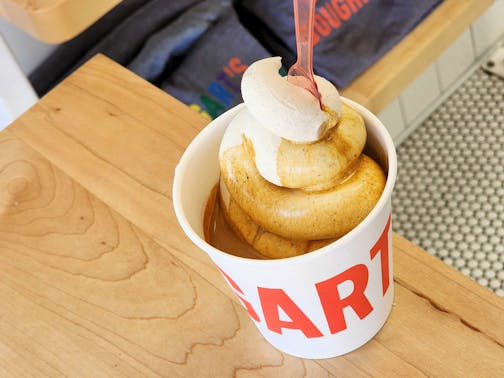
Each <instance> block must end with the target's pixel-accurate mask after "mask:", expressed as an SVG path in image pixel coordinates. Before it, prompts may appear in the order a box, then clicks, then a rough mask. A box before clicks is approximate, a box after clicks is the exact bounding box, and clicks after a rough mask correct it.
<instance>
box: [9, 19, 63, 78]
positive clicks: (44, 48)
mask: <svg viewBox="0 0 504 378" xmlns="http://www.w3.org/2000/svg"><path fill="white" fill-rule="evenodd" d="M0 35H3V37H4V39H5V41H6V42H7V45H8V46H9V47H10V49H11V50H12V52H13V53H14V56H15V57H16V60H17V62H18V64H19V66H20V67H21V69H22V70H23V72H24V74H25V75H29V74H30V72H32V71H33V70H34V69H35V68H36V67H37V66H38V65H39V64H40V63H42V61H43V60H44V59H45V58H46V57H48V56H49V54H50V53H51V52H53V51H54V49H55V48H56V46H57V45H48V44H45V43H43V42H41V41H39V40H38V39H36V38H33V37H32V36H30V35H28V34H26V33H25V32H24V31H22V30H21V29H19V28H17V27H16V26H14V25H12V24H10V23H9V22H7V21H5V20H3V19H1V18H0Z"/></svg>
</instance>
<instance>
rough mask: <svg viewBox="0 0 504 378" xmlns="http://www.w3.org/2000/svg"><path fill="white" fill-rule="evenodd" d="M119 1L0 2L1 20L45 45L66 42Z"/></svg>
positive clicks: (28, 0) (11, 0) (29, 0)
mask: <svg viewBox="0 0 504 378" xmlns="http://www.w3.org/2000/svg"><path fill="white" fill-rule="evenodd" d="M120 2H121V0H85V1H83V0H0V16H2V17H4V18H5V19H7V20H8V21H10V22H12V23H13V24H14V25H16V26H18V27H19V28H21V29H22V30H24V31H25V32H27V33H28V34H31V35H32V36H33V37H35V38H38V39H40V40H41V41H44V42H46V43H61V42H65V41H67V40H69V39H71V38H73V37H75V36H76V35H77V34H79V33H80V32H82V31H83V30H84V29H86V28H87V27H88V26H89V25H91V24H92V23H94V22H95V21H96V20H98V19H99V18H100V17H101V16H103V15H104V14H105V13H107V12H108V11H109V10H111V9H112V8H113V7H114V6H116V5H117V4H119V3H120Z"/></svg>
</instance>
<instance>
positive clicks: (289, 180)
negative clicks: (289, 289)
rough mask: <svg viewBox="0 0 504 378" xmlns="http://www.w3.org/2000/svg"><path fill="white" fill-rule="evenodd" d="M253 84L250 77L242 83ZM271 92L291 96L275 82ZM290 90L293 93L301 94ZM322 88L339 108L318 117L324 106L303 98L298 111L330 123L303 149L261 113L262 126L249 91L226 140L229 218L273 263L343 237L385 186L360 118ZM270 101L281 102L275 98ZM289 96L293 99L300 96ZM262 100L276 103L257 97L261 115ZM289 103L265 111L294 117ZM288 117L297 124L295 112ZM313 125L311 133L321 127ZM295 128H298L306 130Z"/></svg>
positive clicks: (223, 157) (224, 184)
mask: <svg viewBox="0 0 504 378" xmlns="http://www.w3.org/2000/svg"><path fill="white" fill-rule="evenodd" d="M270 59H272V58H270ZM264 61H268V60H267V59H265V60H264ZM264 61H259V62H256V63H254V65H255V64H258V63H259V64H261V62H262V64H263V65H264V64H266V65H267V64H268V62H266V63H265V62H264ZM272 63H276V62H273V61H270V65H272ZM254 65H252V66H251V68H252V72H258V71H259V72H262V71H264V70H265V67H261V68H260V69H259V70H258V69H254V67H253V66H254ZM273 69H275V67H273ZM277 72H278V70H277ZM278 76H279V75H278ZM244 77H247V73H246V74H245V75H244ZM263 79H264V78H262V79H261V78H260V79H259V81H261V80H263ZM250 80H251V78H250V77H248V79H247V80H246V81H245V85H246V84H247V83H250ZM275 80H276V79H275ZM282 80H283V78H282ZM263 81H264V80H263ZM285 82H286V81H285ZM287 85H291V84H288V83H287ZM242 86H243V83H242ZM270 86H272V87H270V88H269V89H268V91H269V92H275V90H278V91H279V92H280V93H281V92H282V91H285V90H286V89H285V88H284V87H283V86H284V84H281V85H280V89H278V88H276V87H275V84H274V83H273V84H270ZM291 86H292V87H294V88H290V90H292V91H296V90H297V91H303V90H302V89H300V88H298V87H295V86H293V85H291ZM319 87H320V88H321V94H322V100H323V101H324V98H326V99H327V98H328V95H329V96H332V97H331V99H330V101H328V102H330V103H331V104H333V105H334V104H336V105H335V107H336V108H337V109H336V110H332V111H331V112H330V114H325V115H324V114H319V113H316V112H322V110H320V107H318V109H317V110H314V109H315V108H313V107H312V106H311V104H310V103H309V101H308V100H309V99H308V98H303V101H305V102H303V101H298V103H299V104H300V105H299V106H302V107H303V108H302V109H299V110H298V111H299V112H302V111H309V112H312V111H313V112H314V117H316V118H317V119H319V120H323V122H322V123H323V124H325V125H324V126H322V125H320V124H319V125H318V126H320V127H322V128H320V129H318V130H317V131H316V133H320V135H321V136H319V138H318V139H317V140H309V141H307V142H304V143H300V142H299V141H292V140H288V139H287V138H284V137H282V136H279V135H277V134H275V132H277V131H276V130H277V129H279V126H278V125H276V126H275V127H273V128H269V126H268V125H264V122H266V121H265V120H266V119H267V118H265V117H264V114H262V117H260V118H261V119H262V122H259V121H258V120H257V118H256V117H255V116H254V113H252V112H251V110H250V109H249V106H248V105H249V104H248V101H250V98H251V92H250V90H248V91H247V90H245V92H247V93H248V95H247V96H244V98H245V97H246V98H245V104H246V106H245V107H244V108H243V109H242V110H241V111H240V113H239V114H238V116H236V117H235V119H234V120H233V121H232V122H231V123H230V125H229V127H228V129H227V130H226V133H225V135H224V137H223V141H222V144H221V150H220V154H219V155H220V156H219V161H220V168H221V181H220V203H221V208H222V210H223V212H224V216H225V218H226V219H227V221H228V223H229V224H230V225H231V227H232V228H233V229H234V230H235V231H236V232H237V234H238V235H240V236H241V237H242V238H243V239H244V240H245V241H247V243H249V244H250V245H252V246H253V247H254V249H256V250H257V251H258V252H259V253H261V254H263V255H265V256H267V257H270V258H282V257H289V256H294V255H298V254H303V253H306V252H309V251H312V250H313V249H316V248H319V247H321V246H324V245H326V244H328V243H329V242H331V241H333V240H335V239H338V238H340V237H342V236H343V235H345V234H346V233H348V232H349V231H350V230H352V229H353V228H354V227H355V226H357V225H358V224H359V223H360V222H361V221H362V220H363V219H364V218H365V217H366V216H367V214H369V212H370V211H371V209H372V208H373V207H374V206H375V204H376V203H377V202H378V200H379V198H380V196H381V193H382V192H383V188H384V187H385V180H386V178H385V175H384V173H383V171H382V169H381V168H380V166H379V165H378V164H377V163H376V162H375V161H374V160H373V159H371V158H370V157H368V156H367V155H365V154H363V153H362V151H363V149H364V146H365V144H366V128H365V124H364V121H363V119H362V117H361V116H360V115H359V114H358V113H357V112H356V111H355V110H354V109H352V108H351V107H350V106H347V105H343V107H342V108H341V105H340V106H339V108H338V103H339V101H340V99H339V95H338V94H337V91H336V90H335V89H331V88H330V89H329V90H328V89H327V88H328V87H327V85H322V86H319ZM242 90H243V88H242ZM304 95H305V94H304V93H302V92H300V93H299V96H304ZM334 96H338V98H337V99H335V98H333V97H334ZM259 97H260V94H259ZM273 97H274V98H276V99H281V96H280V95H279V94H278V93H274V96H273ZM290 98H291V99H292V98H295V93H294V95H293V94H292V93H291V94H290ZM247 99H248V100H247ZM295 100H296V101H297V99H296V98H295ZM261 101H262V102H264V101H272V100H271V99H264V98H254V100H253V102H254V105H253V108H254V109H256V112H257V107H258V106H259V105H260V104H261ZM289 101H291V100H289ZM292 101H293V100H292ZM277 105H278V104H277ZM290 105H291V104H287V105H285V104H279V105H278V106H277V107H276V108H275V104H268V105H265V107H266V108H268V109H264V110H265V112H266V113H267V112H272V111H274V110H272V109H276V111H279V112H281V111H286V110H285V109H288V111H289V112H291V113H292V112H294V113H296V111H295V110H292V107H291V106H290ZM324 105H325V104H324ZM326 106H327V105H326ZM322 113H325V112H322ZM274 117H276V121H275V122H279V119H281V117H280V118H279V115H278V114H275V116H274ZM303 117H304V118H303ZM303 117H301V116H300V119H306V114H304V115H303ZM285 119H286V120H294V122H297V116H296V114H289V116H288V117H287V116H286V117H285ZM308 119H312V118H310V117H308ZM313 125H314V126H313V127H312V126H310V128H312V133H313V132H314V131H313V130H315V129H314V127H315V128H316V127H317V125H316V124H315V123H314V124H313ZM327 125H329V127H328V126H327ZM289 127H290V125H289V123H286V124H285V125H284V128H285V129H287V128H289ZM297 127H298V129H299V130H301V129H302V128H303V127H305V125H298V126H297ZM324 127H325V128H326V129H325V130H323V128H324ZM288 133H289V132H288ZM300 135H301V134H299V135H298V136H300ZM300 138H301V136H300Z"/></svg>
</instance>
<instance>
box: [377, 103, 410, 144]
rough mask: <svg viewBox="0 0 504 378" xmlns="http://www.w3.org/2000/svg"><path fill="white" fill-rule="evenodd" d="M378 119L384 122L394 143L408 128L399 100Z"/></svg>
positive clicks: (391, 104)
mask: <svg viewBox="0 0 504 378" xmlns="http://www.w3.org/2000/svg"><path fill="white" fill-rule="evenodd" d="M378 118H379V119H380V121H382V122H383V124H384V125H385V127H386V128H387V130H388V131H389V133H390V135H391V136H392V139H394V141H395V139H396V138H397V136H399V134H401V132H402V131H403V130H404V129H405V127H406V126H405V125H404V118H403V114H402V111H401V106H400V105H399V99H397V98H396V99H395V100H394V101H392V102H391V103H390V104H389V105H388V106H387V107H386V108H385V109H383V111H382V112H381V113H380V114H378Z"/></svg>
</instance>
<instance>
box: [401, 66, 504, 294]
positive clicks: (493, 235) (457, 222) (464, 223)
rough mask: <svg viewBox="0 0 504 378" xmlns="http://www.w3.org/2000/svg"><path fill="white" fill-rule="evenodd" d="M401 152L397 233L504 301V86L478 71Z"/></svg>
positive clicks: (412, 137)
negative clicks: (503, 298)
mask: <svg viewBox="0 0 504 378" xmlns="http://www.w3.org/2000/svg"><path fill="white" fill-rule="evenodd" d="M397 152H398V160H399V167H398V180H397V184H396V188H395V192H394V196H393V206H394V213H395V219H394V230H395V231H396V232H398V233H399V234H401V235H403V236H405V237H406V238H408V239H410V240H411V241H413V242H414V243H416V244H418V245H420V246H421V247H423V248H424V249H426V250H427V251H428V252H430V253H431V254H433V255H435V256H438V257H439V258H441V259H442V260H443V261H444V262H445V263H447V264H449V265H452V266H453V267H455V268H457V269H459V270H461V271H462V272H463V273H464V274H467V275H469V276H470V277H472V278H473V279H474V280H476V281H478V282H479V283H480V284H481V285H484V286H487V287H488V288H490V289H491V290H493V291H494V292H495V293H496V294H497V295H499V296H501V297H504V80H502V79H499V78H497V77H495V76H490V75H488V74H486V73H485V72H483V71H482V70H477V71H476V72H475V73H474V74H473V75H472V76H471V77H470V78H469V79H468V80H467V81H465V82H464V84H463V85H462V86H461V87H460V88H458V89H457V90H456V92H455V93H454V94H453V95H452V96H450V97H449V98H448V99H447V100H446V101H445V102H444V103H443V104H442V105H441V106H440V107H439V108H438V109H437V110H436V111H435V112H434V113H433V114H432V115H431V116H430V117H429V118H428V119H427V120H426V121H425V122H424V123H423V124H422V125H421V126H420V127H419V128H418V129H417V130H416V131H414V132H413V134H411V135H410V136H409V137H408V138H407V139H406V140H405V141H404V142H403V143H402V144H401V146H400V147H399V148H398V151H397Z"/></svg>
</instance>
